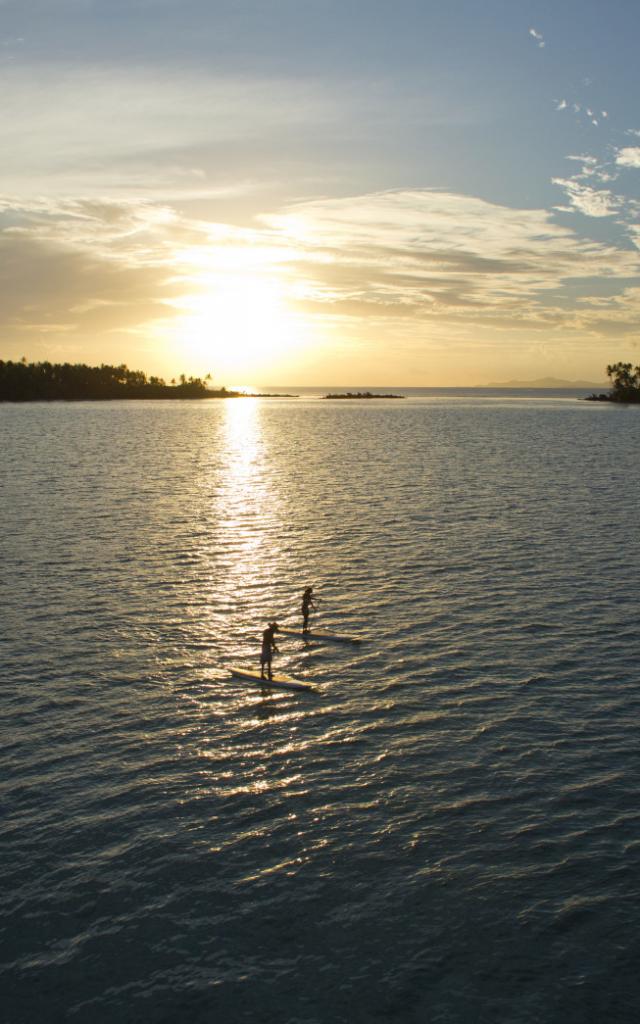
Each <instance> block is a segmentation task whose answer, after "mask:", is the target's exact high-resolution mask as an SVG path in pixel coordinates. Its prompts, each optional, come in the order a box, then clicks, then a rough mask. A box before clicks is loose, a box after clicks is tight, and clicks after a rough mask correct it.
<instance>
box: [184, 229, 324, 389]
mask: <svg viewBox="0 0 640 1024" xmlns="http://www.w3.org/2000/svg"><path fill="white" fill-rule="evenodd" d="M203 250H204V251H203ZM182 261H183V262H182V266H183V268H184V269H186V270H187V272H186V273H183V274H182V275H181V279H182V283H183V285H184V289H185V292H184V294H183V295H182V296H181V297H180V298H179V299H177V300H175V301H174V302H173V303H172V305H173V306H174V308H175V309H176V313H177V315H176V316H175V318H174V319H173V322H172V325H171V341H170V344H171V347H172V348H174V349H175V350H179V353H180V358H181V359H182V360H183V362H184V363H185V364H186V365H187V366H188V367H195V368H196V369H195V370H194V371H193V372H196V373H198V374H200V373H206V372H208V371H211V372H212V373H213V376H214V378H215V379H216V380H217V381H222V380H224V381H225V382H227V383H231V382H232V381H241V380H242V381H249V380H253V381H260V380H263V381H268V380H272V381H273V380H276V379H277V378H278V377H279V376H280V377H282V375H283V374H284V376H286V366H287V363H288V357H289V356H293V357H294V358H295V356H296V355H297V354H299V353H300V352H301V351H302V350H303V349H305V348H306V347H307V346H308V344H309V340H310V330H309V324H308V322H307V321H306V318H305V317H304V315H303V314H302V313H301V312H300V311H299V309H297V308H296V307H295V305H294V304H293V302H292V299H291V294H292V293H291V281H290V280H289V279H288V277H287V274H286V271H285V269H284V268H283V266H282V262H281V261H280V260H279V259H278V257H277V254H276V255H274V254H273V253H269V252H265V251H264V250H262V251H259V250H258V251H256V249H254V248H252V247H246V248H245V247H240V246H238V247H236V248H235V249H231V250H229V249H227V250H224V251H221V249H217V250H216V249H215V248H214V249H209V250H207V249H206V247H203V248H200V249H199V250H198V251H197V252H194V251H193V250H191V251H189V252H188V253H183V254H182ZM187 268H188V269H187ZM283 379H284V378H283Z"/></svg>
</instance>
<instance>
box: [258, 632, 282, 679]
mask: <svg viewBox="0 0 640 1024" xmlns="http://www.w3.org/2000/svg"><path fill="white" fill-rule="evenodd" d="M277 629H278V623H277V622H270V623H269V625H268V626H267V628H266V629H265V631H264V633H263V634H262V651H261V652H260V678H261V679H264V678H265V674H264V670H265V666H266V668H267V678H268V679H272V678H273V676H272V672H271V658H272V656H273V652H274V651H275V652H276V654H277V653H278V648H277V647H276V641H275V638H274V633H275V632H276V631H277Z"/></svg>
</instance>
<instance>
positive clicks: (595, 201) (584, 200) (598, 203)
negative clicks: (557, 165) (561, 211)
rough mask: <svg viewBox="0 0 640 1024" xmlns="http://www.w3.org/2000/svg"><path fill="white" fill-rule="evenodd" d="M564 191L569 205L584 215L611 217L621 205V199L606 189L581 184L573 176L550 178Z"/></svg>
mask: <svg viewBox="0 0 640 1024" xmlns="http://www.w3.org/2000/svg"><path fill="white" fill-rule="evenodd" d="M551 180H552V182H553V184H554V185H559V186H560V188H562V189H564V191H565V192H566V194H567V196H568V198H569V202H570V203H571V206H572V207H573V208H574V209H575V210H577V211H578V212H579V213H583V214H584V215H585V217H612V216H613V215H614V214H616V213H618V211H619V210H620V209H621V207H622V200H621V199H620V198H619V197H618V196H615V195H614V194H613V192H610V191H609V190H608V189H595V188H591V187H590V186H588V185H581V184H580V183H579V182H578V181H576V179H575V178H552V179H551Z"/></svg>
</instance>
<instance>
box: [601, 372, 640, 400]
mask: <svg viewBox="0 0 640 1024" xmlns="http://www.w3.org/2000/svg"><path fill="white" fill-rule="evenodd" d="M607 377H608V378H609V380H610V381H611V391H610V392H609V394H607V395H605V394H600V395H589V401H591V402H621V403H623V404H625V405H637V404H640V366H634V365H633V364H632V363H611V364H610V365H609V366H607Z"/></svg>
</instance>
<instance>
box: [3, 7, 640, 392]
mask: <svg viewBox="0 0 640 1024" xmlns="http://www.w3.org/2000/svg"><path fill="white" fill-rule="evenodd" d="M431 6H432V5H424V4H419V3H416V2H412V0H399V3H398V4H397V5H393V7H391V6H390V5H386V4H382V3H376V2H374V0H372V2H371V3H365V2H364V0H362V2H361V3H357V2H354V3H350V4H346V5H345V4H338V3H337V2H336V3H334V2H333V0H318V2H315V0H310V2H308V3H297V4H294V3H293V2H290V0H281V2H278V3H273V4H272V3H267V4H260V3H258V2H257V0H255V2H252V0H246V2H245V3H243V4H234V3H231V2H230V0H229V2H224V0H220V3H217V4H215V5H211V4H204V3H203V2H200V0H183V2H182V3H180V4H178V3H177V2H174V0H131V2H130V3H128V4H121V3H118V2H114V3H111V4H106V3H104V2H102V0H82V2H80V0H60V2H59V3H58V4H57V10H56V18H55V19H54V18H53V17H46V16H44V14H43V12H44V11H45V8H46V5H45V4H44V3H43V0H22V2H21V3H20V4H18V3H17V2H14V0H0V86H2V92H3V95H4V97H5V99H6V104H5V106H6V110H5V120H6V125H5V133H4V145H3V148H4V151H5V155H4V157H3V161H2V167H1V168H0V260H1V262H0V322H1V325H0V326H1V329H0V358H5V359H7V358H11V359H13V358H20V357H21V356H23V355H25V356H26V357H27V359H28V360H29V361H32V360H42V359H48V360H51V361H56V362H57V361H72V362H88V363H100V362H108V363H120V362H126V363H127V364H128V365H129V366H130V367H132V368H135V369H144V370H146V371H147V372H149V373H154V374H161V375H162V376H165V377H166V378H168V379H170V378H171V377H173V376H176V375H178V374H179V373H183V372H184V373H187V374H188V375H189V374H196V375H204V374H206V373H208V372H210V373H211V374H212V376H213V378H214V381H216V382H218V383H219V384H227V385H228V386H234V385H239V384H246V385H254V386H264V385H267V384H270V383H273V384H287V383H291V384H300V385H304V384H318V385H321V384H335V385H351V384H371V385H384V384H387V385H393V384H395V385H403V384H404V385H425V386H428V385H434V386H435V385H456V384H458V385H471V384H483V383H485V382H487V381H490V380H505V379H509V378H518V379H523V380H527V379H533V378H537V377H542V376H555V377H563V378H567V379H578V378H579V379H583V380H585V379H586V380H594V381H601V380H603V379H604V376H605V374H604V368H605V365H606V364H607V363H608V362H613V361H616V360H618V359H629V360H631V361H634V362H636V361H638V358H639V356H638V349H637V323H638V312H639V306H640V277H639V275H640V253H639V252H638V248H639V246H640V228H639V227H638V213H639V211H640V199H639V198H638V183H639V179H640V145H638V142H639V141H640V127H639V125H638V122H636V121H634V110H633V106H632V104H631V101H630V96H629V94H630V93H632V94H633V89H632V86H634V85H635V87H636V88H635V95H637V91H638V90H637V84H638V83H637V82H635V78H636V77H638V70H637V61H635V60H634V59H633V48H632V46H631V43H630V39H632V38H635V34H634V32H633V30H634V29H637V27H638V25H637V21H638V16H637V15H636V14H635V13H634V12H633V11H632V10H631V9H630V7H629V6H628V5H625V7H624V11H623V10H622V7H621V6H620V5H618V7H616V5H614V16H609V15H607V14H606V12H605V11H604V10H603V9H602V5H598V4H595V3H593V4H589V3H587V4H586V5H585V4H584V3H583V4H580V5H578V3H577V2H574V0H569V2H568V3H567V4H566V5H564V6H563V11H562V13H561V14H558V13H557V12H556V11H555V9H554V7H553V6H552V5H551V4H548V3H535V2H534V3H532V4H529V5H527V16H526V18H525V17H524V16H523V13H522V12H521V11H518V10H513V9H512V5H506V4H504V3H502V2H500V0H490V2H489V3H488V4H485V5H481V6H480V7H478V5H477V4H472V3H471V2H460V3H458V4H454V7H455V10H453V9H452V11H451V12H449V14H447V12H446V11H438V12H435V11H433V10H430V8H431ZM515 6H516V7H517V5H515ZM267 12H270V17H267V16H266V13H267ZM374 14H375V17H374V16H373V15H374ZM365 15H366V17H365Z"/></svg>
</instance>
